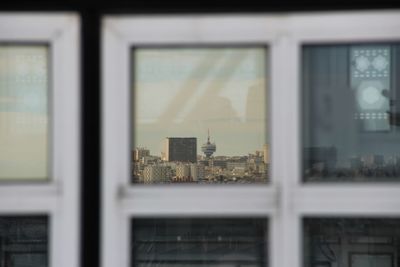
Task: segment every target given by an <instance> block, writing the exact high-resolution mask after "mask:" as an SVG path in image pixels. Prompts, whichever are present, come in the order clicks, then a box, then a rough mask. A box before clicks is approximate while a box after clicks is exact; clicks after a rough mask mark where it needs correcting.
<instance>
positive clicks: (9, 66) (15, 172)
mask: <svg viewBox="0 0 400 267" xmlns="http://www.w3.org/2000/svg"><path fill="white" fill-rule="evenodd" d="M48 79H49V78H48V47H47V46H45V45H14V44H12V45H6V44H0V147H1V150H0V180H21V179H29V180H32V179H46V178H48V160H47V159H48V138H49V137H48V103H47V102H48V101H47V98H48Z"/></svg>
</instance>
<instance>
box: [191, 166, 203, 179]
mask: <svg viewBox="0 0 400 267" xmlns="http://www.w3.org/2000/svg"><path fill="white" fill-rule="evenodd" d="M190 176H191V177H192V179H193V181H201V180H204V178H205V176H206V175H205V167H204V165H202V164H190Z"/></svg>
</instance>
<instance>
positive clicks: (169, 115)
mask: <svg viewBox="0 0 400 267" xmlns="http://www.w3.org/2000/svg"><path fill="white" fill-rule="evenodd" d="M266 53H267V52H266V49H265V48H257V47H256V48H252V47H250V48H246V47H240V48H138V49H134V50H132V61H133V73H132V75H133V77H134V78H133V86H132V87H133V89H132V90H133V93H132V106H133V108H132V116H131V118H132V125H133V127H132V128H133V131H132V147H131V149H132V156H131V159H132V181H133V182H134V183H176V182H181V183H183V182H186V183H188V182H189V183H254V182H266V181H267V180H268V177H267V176H268V167H269V143H268V135H267V132H268V131H267V125H268V123H267V118H268V115H267V113H268V108H267V102H268V101H267V100H268V99H267V92H266V88H267V86H266V75H265V74H266V58H267V55H266Z"/></svg>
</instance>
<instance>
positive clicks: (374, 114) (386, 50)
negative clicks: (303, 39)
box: [302, 43, 399, 182]
mask: <svg viewBox="0 0 400 267" xmlns="http://www.w3.org/2000/svg"><path fill="white" fill-rule="evenodd" d="M398 49H399V45H398V44H395V43H375V44H373V43H363V44H359V43H357V44H351V45H339V44H335V45H327V44H325V45H306V46H304V47H303V48H302V69H303V75H302V79H303V84H302V86H303V92H304V94H303V99H304V101H303V103H304V105H303V116H304V118H303V122H304V126H305V127H304V128H303V138H304V139H303V146H304V148H303V149H304V151H303V159H304V166H303V175H304V180H305V181H310V182H311V181H341V182H343V181H361V182H364V181H391V180H392V181H393V180H396V179H398V178H399V169H398V166H399V164H398V145H399V144H398V142H397V135H398V125H399V123H398V122H397V121H398V107H397V106H398V103H397V102H398V101H397V98H398V97H397V95H398V92H397V91H398V89H397V88H398V80H399V77H398V75H396V73H397V71H396V70H397V68H398V67H397V66H398V64H399V57H398Z"/></svg>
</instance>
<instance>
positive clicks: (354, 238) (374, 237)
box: [303, 218, 400, 267]
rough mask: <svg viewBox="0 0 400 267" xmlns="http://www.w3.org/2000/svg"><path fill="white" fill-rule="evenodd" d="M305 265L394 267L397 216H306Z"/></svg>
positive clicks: (399, 232)
mask: <svg viewBox="0 0 400 267" xmlns="http://www.w3.org/2000/svg"><path fill="white" fill-rule="evenodd" d="M303 242H304V267H322V266H324V267H396V266H398V264H399V262H400V256H399V255H400V254H399V253H400V245H399V244H400V220H399V219H330V218H326V219H305V220H304V236H303Z"/></svg>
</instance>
